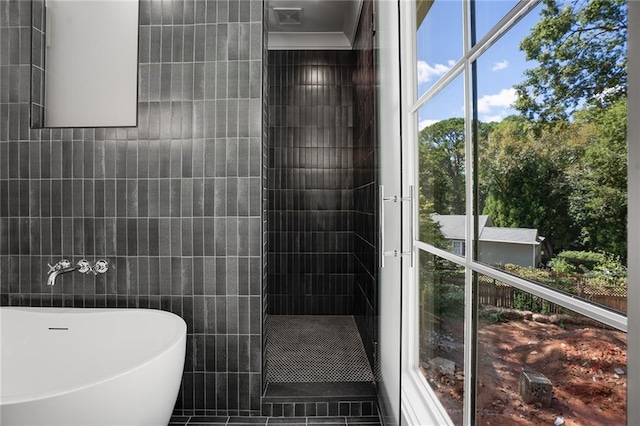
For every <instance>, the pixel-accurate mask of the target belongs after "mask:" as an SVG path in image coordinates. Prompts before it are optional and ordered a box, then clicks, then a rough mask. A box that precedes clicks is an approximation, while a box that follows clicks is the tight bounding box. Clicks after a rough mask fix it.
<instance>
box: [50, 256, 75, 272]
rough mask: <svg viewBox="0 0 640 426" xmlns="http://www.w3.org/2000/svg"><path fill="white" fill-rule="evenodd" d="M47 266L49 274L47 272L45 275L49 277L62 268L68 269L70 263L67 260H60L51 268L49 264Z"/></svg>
mask: <svg viewBox="0 0 640 426" xmlns="http://www.w3.org/2000/svg"><path fill="white" fill-rule="evenodd" d="M47 266H48V267H49V272H47V274H49V275H50V274H52V273H54V272H56V271H59V270H60V269H62V268H68V267H69V266H71V262H69V261H68V260H67V259H62V260H61V261H59V262H58V263H56V264H55V265H53V266H51V264H50V263H47Z"/></svg>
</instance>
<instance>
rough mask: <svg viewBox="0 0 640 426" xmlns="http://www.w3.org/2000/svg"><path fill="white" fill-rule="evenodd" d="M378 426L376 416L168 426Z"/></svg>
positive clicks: (173, 425)
mask: <svg viewBox="0 0 640 426" xmlns="http://www.w3.org/2000/svg"><path fill="white" fill-rule="evenodd" d="M191 425H194V426H195V425H198V426H222V425H229V426H270V425H279V426H285V425H292V426H380V425H381V423H380V419H379V418H378V417H377V416H364V417H342V416H340V417H205V416H201V417H200V416H192V417H178V416H174V417H172V418H171V422H170V423H169V426H191Z"/></svg>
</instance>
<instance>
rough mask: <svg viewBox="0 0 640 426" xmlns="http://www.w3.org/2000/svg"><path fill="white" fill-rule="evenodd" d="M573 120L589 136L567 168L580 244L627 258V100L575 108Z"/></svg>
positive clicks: (572, 212) (570, 198)
mask: <svg viewBox="0 0 640 426" xmlns="http://www.w3.org/2000/svg"><path fill="white" fill-rule="evenodd" d="M576 123H577V125H580V126H582V127H583V128H585V129H589V131H590V132H591V134H592V136H591V137H590V138H588V145H587V146H586V149H585V152H584V155H583V157H582V158H581V161H580V162H579V163H577V164H576V165H575V166H574V167H573V168H571V169H570V171H569V179H570V182H571V186H572V192H571V196H570V197H569V204H570V213H571V216H572V217H573V219H574V221H575V223H576V224H577V226H578V227H579V229H580V236H579V245H580V246H581V247H582V249H583V250H594V251H604V252H607V253H610V254H613V255H615V256H618V257H620V258H621V259H626V257H627V243H626V242H627V101H626V98H622V99H619V100H618V101H616V102H615V103H613V104H612V105H611V106H609V107H607V108H599V107H591V108H588V109H585V110H583V111H580V112H579V113H578V114H576ZM625 262H626V260H625Z"/></svg>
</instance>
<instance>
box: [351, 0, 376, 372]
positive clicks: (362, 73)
mask: <svg viewBox="0 0 640 426" xmlns="http://www.w3.org/2000/svg"><path fill="white" fill-rule="evenodd" d="M354 48H355V51H356V66H355V71H354V77H353V84H354V91H355V98H354V99H355V105H354V106H355V108H354V129H353V132H354V136H353V140H354V149H353V167H354V219H353V223H354V237H353V238H354V242H353V247H354V255H355V256H354V257H355V261H354V278H355V286H354V315H355V319H356V323H357V324H358V329H359V330H360V335H361V336H362V341H363V343H364V347H365V350H366V352H367V356H368V357H369V362H370V363H371V365H373V366H374V367H375V355H374V354H375V350H376V348H375V345H374V342H376V341H377V339H378V337H377V336H378V331H377V329H378V327H377V324H378V322H377V321H378V318H377V307H378V290H377V283H378V281H377V276H378V263H377V262H378V261H377V256H376V253H377V251H376V247H377V245H378V233H377V229H378V227H377V223H378V222H377V220H378V218H377V212H378V205H377V203H378V178H377V176H378V172H377V165H378V159H377V156H378V151H377V139H376V120H375V118H376V113H375V81H376V78H375V67H374V43H373V1H372V0H365V1H364V3H363V6H362V15H361V17H360V23H359V26H358V31H357V33H356V40H355V43H354Z"/></svg>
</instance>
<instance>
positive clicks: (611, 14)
mask: <svg viewBox="0 0 640 426" xmlns="http://www.w3.org/2000/svg"><path fill="white" fill-rule="evenodd" d="M543 3H544V5H545V7H544V8H543V10H542V11H541V20H540V21H539V22H538V23H537V24H536V25H535V26H534V27H533V29H532V31H531V34H529V35H528V36H527V37H525V38H524V39H523V40H522V42H521V43H520V48H521V50H523V51H524V52H525V54H526V58H527V60H534V61H537V62H538V63H539V65H538V66H536V67H535V68H532V69H529V70H526V71H525V80H524V81H523V82H522V83H521V84H519V85H516V90H517V93H518V99H517V101H516V104H515V106H516V108H517V109H518V110H519V111H521V112H522V113H523V114H524V115H525V116H526V117H527V118H529V119H530V120H533V121H542V122H548V121H554V120H558V119H559V120H565V119H567V118H569V117H571V115H572V114H573V113H574V112H575V111H576V110H577V109H579V108H581V106H583V105H588V106H599V107H607V106H609V105H611V104H612V103H614V102H615V101H616V100H618V99H620V98H621V97H623V96H625V93H626V86H627V73H626V63H627V54H626V50H627V8H626V0H590V1H585V0H564V1H563V0H543Z"/></svg>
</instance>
